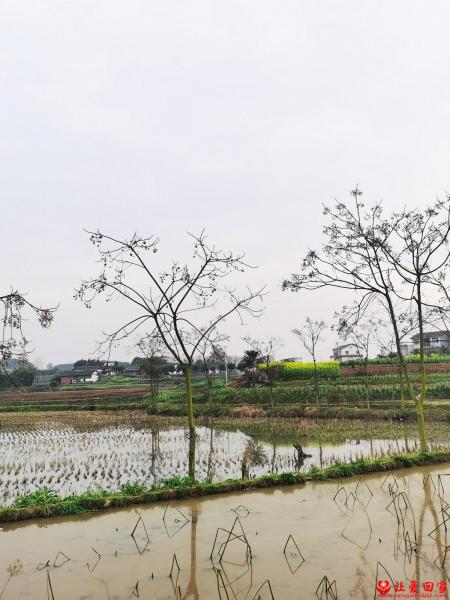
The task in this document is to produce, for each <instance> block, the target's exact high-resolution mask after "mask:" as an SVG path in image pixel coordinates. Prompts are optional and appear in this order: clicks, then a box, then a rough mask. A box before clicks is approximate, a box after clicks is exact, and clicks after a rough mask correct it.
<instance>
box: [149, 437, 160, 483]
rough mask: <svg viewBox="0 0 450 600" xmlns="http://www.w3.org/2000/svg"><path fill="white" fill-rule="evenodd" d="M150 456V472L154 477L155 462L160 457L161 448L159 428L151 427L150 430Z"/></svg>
mask: <svg viewBox="0 0 450 600" xmlns="http://www.w3.org/2000/svg"><path fill="white" fill-rule="evenodd" d="M150 435H151V443H152V447H151V458H150V473H151V474H152V475H153V477H156V469H155V467H156V462H157V460H158V459H159V458H161V450H160V448H159V429H155V428H152V429H151V432H150Z"/></svg>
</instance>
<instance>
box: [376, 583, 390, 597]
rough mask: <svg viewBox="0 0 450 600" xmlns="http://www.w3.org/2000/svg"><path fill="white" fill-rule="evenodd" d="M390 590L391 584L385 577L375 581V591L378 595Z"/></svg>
mask: <svg viewBox="0 0 450 600" xmlns="http://www.w3.org/2000/svg"><path fill="white" fill-rule="evenodd" d="M390 591H391V584H390V583H389V581H388V580H387V579H380V580H379V581H378V583H377V592H378V593H379V594H380V596H387V595H388V594H389V592H390Z"/></svg>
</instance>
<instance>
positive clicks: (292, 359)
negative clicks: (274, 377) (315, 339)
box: [280, 356, 302, 362]
mask: <svg viewBox="0 0 450 600" xmlns="http://www.w3.org/2000/svg"><path fill="white" fill-rule="evenodd" d="M280 362H302V357H301V356H290V357H289V358H282V359H281V360H280Z"/></svg>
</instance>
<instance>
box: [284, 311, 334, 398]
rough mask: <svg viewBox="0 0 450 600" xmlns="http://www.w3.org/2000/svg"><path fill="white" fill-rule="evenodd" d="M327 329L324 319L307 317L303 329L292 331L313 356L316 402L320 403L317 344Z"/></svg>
mask: <svg viewBox="0 0 450 600" xmlns="http://www.w3.org/2000/svg"><path fill="white" fill-rule="evenodd" d="M325 329H326V325H325V323H324V321H313V320H312V319H311V318H310V317H307V319H306V321H305V324H304V325H303V327H302V328H301V329H292V333H293V334H294V335H295V336H297V338H298V339H299V340H300V341H301V343H302V344H303V346H304V347H305V350H306V351H307V352H308V354H309V355H310V356H311V358H312V360H313V364H314V370H313V377H314V391H315V396H316V404H319V400H320V394H319V378H318V376H317V345H318V343H319V342H320V341H321V340H322V338H321V335H322V332H323V331H324V330H325Z"/></svg>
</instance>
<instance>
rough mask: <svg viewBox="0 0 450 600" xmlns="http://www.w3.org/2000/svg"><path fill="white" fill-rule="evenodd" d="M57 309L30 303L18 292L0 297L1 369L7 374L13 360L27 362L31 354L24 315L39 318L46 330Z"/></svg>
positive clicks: (14, 291)
mask: <svg viewBox="0 0 450 600" xmlns="http://www.w3.org/2000/svg"><path fill="white" fill-rule="evenodd" d="M56 310H57V307H51V308H44V307H42V306H38V305H36V304H33V303H32V302H30V301H29V300H28V299H27V297H26V295H25V294H23V293H21V292H19V291H18V290H11V292H9V293H8V294H4V295H2V296H0V318H1V324H2V331H1V334H0V367H1V368H3V369H4V370H5V372H6V366H7V364H8V361H9V360H10V359H11V358H17V359H19V360H20V361H24V360H26V356H27V355H28V354H29V353H30V350H29V348H28V344H29V340H28V339H27V338H26V337H25V333H24V330H23V322H24V313H26V312H28V313H29V314H31V315H34V316H35V317H36V318H37V321H38V323H39V324H40V325H41V327H43V328H44V329H48V328H49V327H50V325H51V324H52V321H53V317H54V313H55V311H56Z"/></svg>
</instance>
